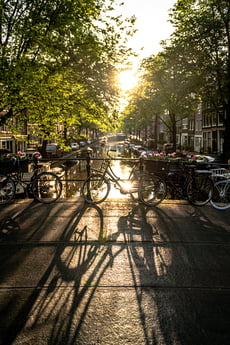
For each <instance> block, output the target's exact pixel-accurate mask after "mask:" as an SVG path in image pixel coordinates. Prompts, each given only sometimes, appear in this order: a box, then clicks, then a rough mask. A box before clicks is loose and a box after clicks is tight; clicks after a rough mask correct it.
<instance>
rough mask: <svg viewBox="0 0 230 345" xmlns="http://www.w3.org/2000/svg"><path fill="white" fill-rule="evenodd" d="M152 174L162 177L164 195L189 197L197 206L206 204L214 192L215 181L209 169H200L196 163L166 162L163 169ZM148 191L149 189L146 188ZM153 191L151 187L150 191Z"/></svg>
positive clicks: (161, 185)
mask: <svg viewBox="0 0 230 345" xmlns="http://www.w3.org/2000/svg"><path fill="white" fill-rule="evenodd" d="M152 175H153V176H154V175H157V176H159V177H161V182H160V188H161V191H162V194H164V195H163V197H162V200H163V199H164V198H166V196H167V195H168V194H170V195H171V197H172V198H173V199H175V198H177V199H185V198H186V199H188V200H189V202H190V203H191V204H193V205H195V206H203V205H206V204H207V203H208V202H209V201H210V199H211V197H212V194H213V181H212V179H211V178H210V175H211V172H210V171H209V170H199V169H197V166H196V165H195V164H189V163H188V162H182V161H181V162H173V161H168V162H166V164H165V166H164V167H162V168H161V171H158V172H153V173H152ZM145 193H147V189H146V190H145ZM149 193H151V188H150V192H149Z"/></svg>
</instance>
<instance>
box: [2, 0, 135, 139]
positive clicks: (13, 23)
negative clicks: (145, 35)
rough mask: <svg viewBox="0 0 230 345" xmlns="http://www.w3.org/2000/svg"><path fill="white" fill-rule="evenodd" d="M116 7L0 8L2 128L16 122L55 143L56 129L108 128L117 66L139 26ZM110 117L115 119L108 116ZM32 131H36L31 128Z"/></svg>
mask: <svg viewBox="0 0 230 345" xmlns="http://www.w3.org/2000/svg"><path fill="white" fill-rule="evenodd" d="M112 5H113V0H112V1H110V2H108V1H105V0H81V1H79V0H71V1H70V0H52V1H51V0H33V1H30V0H1V1H0V45H1V50H0V92H1V98H0V114H1V116H0V123H1V124H3V123H6V121H7V120H8V119H9V118H12V117H15V118H17V119H18V121H23V120H26V121H29V122H32V123H35V124H37V127H36V128H38V131H37V133H38V134H39V135H40V136H41V137H42V136H43V137H45V138H49V137H51V136H53V137H54V136H55V134H56V137H57V136H58V135H57V133H56V132H55V131H56V124H57V123H63V122H64V123H65V124H66V125H69V126H72V125H76V126H77V125H78V124H79V123H80V122H82V121H84V120H85V121H88V123H90V122H92V123H94V124H97V125H98V126H99V127H100V126H101V127H105V126H106V124H109V125H111V120H112V114H113V113H114V111H113V104H114V102H116V100H117V98H116V97H117V89H116V84H115V82H114V75H115V73H116V67H115V66H116V63H117V62H119V61H121V60H122V59H124V56H125V55H128V54H129V53H130V50H129V49H126V47H125V40H126V37H127V36H126V35H130V34H132V26H133V23H134V18H130V19H129V18H128V19H124V20H123V19H122V18H121V16H118V17H112V16H110V15H109V10H112ZM108 114H110V116H108ZM34 128H35V127H34Z"/></svg>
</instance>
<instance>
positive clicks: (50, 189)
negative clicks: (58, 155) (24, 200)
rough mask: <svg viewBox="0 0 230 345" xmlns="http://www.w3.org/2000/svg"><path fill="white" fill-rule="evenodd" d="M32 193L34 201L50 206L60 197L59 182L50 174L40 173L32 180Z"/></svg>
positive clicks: (60, 187) (55, 176)
mask: <svg viewBox="0 0 230 345" xmlns="http://www.w3.org/2000/svg"><path fill="white" fill-rule="evenodd" d="M32 192H33V195H34V198H35V199H36V200H38V201H39V202H42V203H43V204H50V203H52V202H54V201H56V200H57V199H58V198H60V196H61V192H62V183H61V180H60V178H59V177H58V176H57V175H56V174H54V173H52V172H42V173H41V174H39V175H37V176H36V178H35V179H34V181H33V185H32Z"/></svg>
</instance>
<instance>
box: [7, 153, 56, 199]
mask: <svg viewBox="0 0 230 345" xmlns="http://www.w3.org/2000/svg"><path fill="white" fill-rule="evenodd" d="M38 158H39V154H35V155H34V156H33V158H32V160H31V163H32V175H31V176H30V178H29V179H25V178H24V175H25V174H24V172H23V171H22V169H21V164H22V162H21V160H20V159H19V158H17V157H12V158H11V164H12V166H13V171H12V172H9V173H7V174H6V175H0V205H3V204H7V203H9V202H10V201H11V200H12V199H14V198H15V195H16V193H18V192H20V191H23V192H24V193H25V194H26V196H27V197H29V196H32V197H33V198H34V199H36V200H37V201H39V202H42V203H44V204H49V203H52V202H54V201H56V200H57V199H58V198H59V197H60V195H61V192H62V182H61V180H60V178H59V177H58V176H57V175H56V174H55V173H53V172H40V171H41V168H42V165H40V164H38Z"/></svg>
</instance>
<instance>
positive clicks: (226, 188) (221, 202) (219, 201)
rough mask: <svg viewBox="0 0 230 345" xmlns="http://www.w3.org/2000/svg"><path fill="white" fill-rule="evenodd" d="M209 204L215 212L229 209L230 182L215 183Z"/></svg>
mask: <svg viewBox="0 0 230 345" xmlns="http://www.w3.org/2000/svg"><path fill="white" fill-rule="evenodd" d="M210 204H211V205H212V207H214V208H215V209H217V210H227V209H228V208H230V180H223V181H218V182H216V183H215V185H214V190H213V196H212V199H211V200H210Z"/></svg>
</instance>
